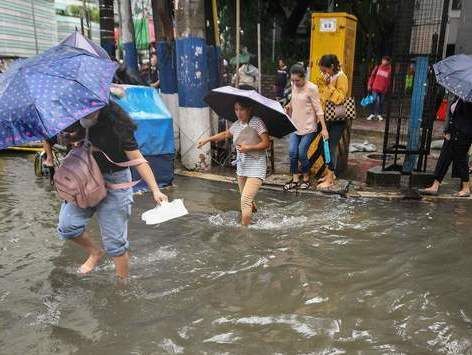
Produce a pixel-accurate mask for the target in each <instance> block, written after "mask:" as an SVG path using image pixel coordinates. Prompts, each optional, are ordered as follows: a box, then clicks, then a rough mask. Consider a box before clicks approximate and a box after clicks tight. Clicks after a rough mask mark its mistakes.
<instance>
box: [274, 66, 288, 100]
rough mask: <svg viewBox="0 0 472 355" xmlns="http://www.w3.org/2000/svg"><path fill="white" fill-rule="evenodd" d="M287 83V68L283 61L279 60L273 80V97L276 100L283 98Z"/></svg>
mask: <svg viewBox="0 0 472 355" xmlns="http://www.w3.org/2000/svg"><path fill="white" fill-rule="evenodd" d="M287 81H288V68H287V65H286V64H285V61H284V60H283V59H279V66H278V68H277V75H276V79H275V96H276V100H280V99H281V98H282V97H284V90H285V86H287Z"/></svg>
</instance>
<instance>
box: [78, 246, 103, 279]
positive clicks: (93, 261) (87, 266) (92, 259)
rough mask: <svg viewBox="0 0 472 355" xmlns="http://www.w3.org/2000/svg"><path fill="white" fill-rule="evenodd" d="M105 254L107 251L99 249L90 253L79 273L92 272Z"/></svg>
mask: <svg viewBox="0 0 472 355" xmlns="http://www.w3.org/2000/svg"><path fill="white" fill-rule="evenodd" d="M104 254H105V253H104V252H103V250H97V251H96V252H94V253H92V254H90V255H89V257H88V259H87V260H86V261H85V263H83V264H82V265H81V266H80V267H79V269H78V270H77V273H79V274H81V275H85V274H88V273H89V272H91V271H92V270H93V269H95V266H97V264H98V263H99V262H100V259H101V258H102V257H103V255H104Z"/></svg>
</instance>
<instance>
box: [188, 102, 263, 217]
mask: <svg viewBox="0 0 472 355" xmlns="http://www.w3.org/2000/svg"><path fill="white" fill-rule="evenodd" d="M234 113H235V115H236V117H237V118H238V120H237V121H236V122H234V123H233V124H232V125H231V127H230V129H228V130H226V131H224V132H221V133H218V134H216V135H214V136H211V137H209V138H207V139H203V140H201V141H199V142H198V145H197V147H198V148H201V147H202V146H204V145H205V144H207V143H210V142H219V141H222V140H225V139H227V138H231V137H232V138H233V142H234V145H235V146H236V149H237V159H236V164H237V172H236V173H237V175H238V185H239V191H240V192H241V224H242V225H244V226H247V225H249V224H250V223H251V218H252V214H253V213H254V212H255V211H256V210H257V209H256V204H255V202H254V198H255V197H256V194H257V192H258V191H259V189H260V187H261V186H262V182H263V181H264V179H265V177H266V171H267V162H266V154H265V151H266V150H267V148H269V135H268V131H267V127H266V125H265V124H264V122H263V121H262V120H261V119H260V118H258V117H254V116H253V105H252V102H251V100H249V99H247V98H238V99H236V100H235V103H234Z"/></svg>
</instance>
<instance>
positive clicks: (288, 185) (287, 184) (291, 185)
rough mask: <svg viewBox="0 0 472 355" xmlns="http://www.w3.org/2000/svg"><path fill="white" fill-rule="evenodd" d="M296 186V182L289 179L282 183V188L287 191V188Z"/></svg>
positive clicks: (290, 188)
mask: <svg viewBox="0 0 472 355" xmlns="http://www.w3.org/2000/svg"><path fill="white" fill-rule="evenodd" d="M296 188H298V182H294V181H293V180H290V181H289V182H287V183H286V184H285V185H284V187H283V190H284V191H289V190H292V189H296Z"/></svg>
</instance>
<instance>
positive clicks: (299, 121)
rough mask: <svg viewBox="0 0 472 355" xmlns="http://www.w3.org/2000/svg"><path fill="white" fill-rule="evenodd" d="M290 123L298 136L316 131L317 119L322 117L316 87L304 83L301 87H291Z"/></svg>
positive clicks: (307, 82)
mask: <svg viewBox="0 0 472 355" xmlns="http://www.w3.org/2000/svg"><path fill="white" fill-rule="evenodd" d="M290 107H291V109H292V122H293V124H294V125H295V128H296V129H297V132H296V133H297V134H298V135H305V134H308V133H312V132H315V131H316V127H317V124H318V119H319V117H322V116H323V108H322V106H321V101H320V93H319V91H318V86H316V85H315V84H313V83H312V82H310V81H306V82H305V85H303V87H301V88H299V87H297V86H295V85H292V99H291V101H290Z"/></svg>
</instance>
